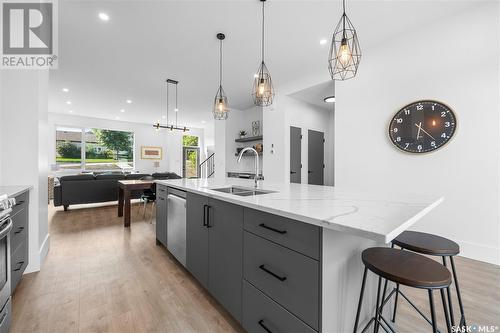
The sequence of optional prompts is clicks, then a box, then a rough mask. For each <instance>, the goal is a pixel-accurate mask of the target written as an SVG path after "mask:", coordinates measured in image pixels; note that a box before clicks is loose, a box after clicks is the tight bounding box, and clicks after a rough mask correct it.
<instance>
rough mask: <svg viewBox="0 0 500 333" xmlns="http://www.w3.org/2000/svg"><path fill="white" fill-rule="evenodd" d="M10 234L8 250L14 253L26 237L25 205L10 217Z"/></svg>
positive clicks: (26, 207) (26, 212) (26, 219)
mask: <svg viewBox="0 0 500 333" xmlns="http://www.w3.org/2000/svg"><path fill="white" fill-rule="evenodd" d="M10 235H11V237H10V251H11V253H14V251H16V250H17V249H18V248H19V245H21V243H22V242H23V241H24V240H25V239H26V238H27V237H28V206H27V205H26V206H25V207H24V208H22V209H21V210H20V211H18V212H17V214H16V215H14V216H13V217H12V231H11V232H10Z"/></svg>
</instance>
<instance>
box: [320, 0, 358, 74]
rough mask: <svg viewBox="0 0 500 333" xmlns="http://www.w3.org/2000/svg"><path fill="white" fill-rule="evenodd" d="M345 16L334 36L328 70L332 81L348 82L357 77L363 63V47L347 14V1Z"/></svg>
mask: <svg viewBox="0 0 500 333" xmlns="http://www.w3.org/2000/svg"><path fill="white" fill-rule="evenodd" d="M342 7H343V14H342V17H341V18H340V21H339V23H338V24H337V27H336V28H335V31H334V33H333V36H332V43H331V46H330V54H329V56H328V69H329V71H330V76H331V77H332V80H348V79H350V78H353V77H355V76H356V74H357V72H358V66H359V63H360V61H361V47H360V46H359V39H358V34H357V33H356V29H354V26H353V24H352V23H351V20H349V18H348V17H347V15H346V13H345V0H343V1H342Z"/></svg>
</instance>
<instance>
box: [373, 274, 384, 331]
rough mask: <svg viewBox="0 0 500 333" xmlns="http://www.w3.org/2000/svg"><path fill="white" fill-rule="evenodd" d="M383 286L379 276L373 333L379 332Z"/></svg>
mask: <svg viewBox="0 0 500 333" xmlns="http://www.w3.org/2000/svg"><path fill="white" fill-rule="evenodd" d="M381 286H382V277H381V276H379V278H378V287H377V302H376V304H377V305H376V307H375V323H374V325H373V333H377V332H378V308H379V306H380V289H381Z"/></svg>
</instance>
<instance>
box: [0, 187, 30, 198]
mask: <svg viewBox="0 0 500 333" xmlns="http://www.w3.org/2000/svg"><path fill="white" fill-rule="evenodd" d="M32 189H33V185H3V186H0V195H2V194H7V196H8V197H9V198H12V197H17V196H18V195H19V194H21V193H24V192H26V191H30V190H32Z"/></svg>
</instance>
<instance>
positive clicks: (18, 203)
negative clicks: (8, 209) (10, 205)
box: [14, 200, 24, 207]
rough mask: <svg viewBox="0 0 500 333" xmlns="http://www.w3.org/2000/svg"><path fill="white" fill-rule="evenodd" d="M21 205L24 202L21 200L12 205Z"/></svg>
mask: <svg viewBox="0 0 500 333" xmlns="http://www.w3.org/2000/svg"><path fill="white" fill-rule="evenodd" d="M23 203H24V200H23V201H18V202H17V203H16V204H15V205H14V207H17V206H19V205H22V204H23Z"/></svg>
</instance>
